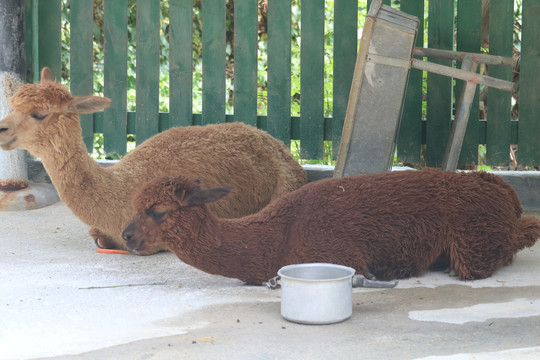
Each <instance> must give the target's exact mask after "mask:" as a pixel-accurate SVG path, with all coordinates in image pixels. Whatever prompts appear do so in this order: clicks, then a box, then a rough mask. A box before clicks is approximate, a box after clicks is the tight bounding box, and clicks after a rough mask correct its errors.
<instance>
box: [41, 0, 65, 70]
mask: <svg viewBox="0 0 540 360" xmlns="http://www.w3.org/2000/svg"><path fill="white" fill-rule="evenodd" d="M38 4H39V5H38V9H39V10H38V11H39V16H38V21H39V38H40V41H39V50H38V52H39V53H38V56H39V70H40V71H41V69H42V68H43V67H45V66H47V67H48V68H49V69H50V70H51V75H52V77H53V78H55V79H56V80H57V81H60V80H61V75H62V60H61V56H62V55H61V53H62V46H61V41H60V34H61V28H62V27H61V20H62V3H61V0H49V1H39V3H38Z"/></svg>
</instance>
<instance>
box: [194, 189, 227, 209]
mask: <svg viewBox="0 0 540 360" xmlns="http://www.w3.org/2000/svg"><path fill="white" fill-rule="evenodd" d="M233 189H234V188H233V187H232V186H224V187H218V188H213V189H207V190H196V191H194V192H193V193H192V194H191V195H189V196H188V197H187V199H186V201H187V204H188V205H201V204H205V203H209V202H214V201H218V200H220V199H222V198H224V197H225V196H227V195H228V194H229V193H230V192H231V191H232V190H233Z"/></svg>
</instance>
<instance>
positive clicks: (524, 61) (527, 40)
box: [517, 0, 540, 166]
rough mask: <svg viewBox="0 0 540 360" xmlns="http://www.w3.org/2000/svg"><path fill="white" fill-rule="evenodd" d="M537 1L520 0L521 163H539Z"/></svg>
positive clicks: (539, 23) (539, 8) (539, 10)
mask: <svg viewBox="0 0 540 360" xmlns="http://www.w3.org/2000/svg"><path fill="white" fill-rule="evenodd" d="M538 19H540V0H523V23H522V34H521V73H520V79H519V82H520V85H519V151H518V154H517V156H518V160H519V163H520V164H521V165H528V166H530V165H539V164H540V141H538V134H540V121H538V114H540V91H539V87H538V84H540V42H539V41H538V39H539V38H540V21H539V20H538Z"/></svg>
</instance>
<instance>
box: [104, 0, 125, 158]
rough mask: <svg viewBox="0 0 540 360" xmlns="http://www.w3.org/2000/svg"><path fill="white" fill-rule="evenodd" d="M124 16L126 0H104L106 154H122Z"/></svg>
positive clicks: (123, 143)
mask: <svg viewBox="0 0 540 360" xmlns="http://www.w3.org/2000/svg"><path fill="white" fill-rule="evenodd" d="M127 16H128V0H105V3H104V29H103V34H104V37H105V54H104V60H103V61H104V74H103V76H104V84H103V86H104V95H105V97H108V98H109V99H111V104H110V105H109V107H108V108H106V109H105V110H104V114H103V117H104V125H103V140H104V144H103V146H104V150H105V152H107V153H117V154H125V153H126V137H127V129H126V127H127V118H126V108H127V100H126V96H127V95H126V94H127V40H128V30H127Z"/></svg>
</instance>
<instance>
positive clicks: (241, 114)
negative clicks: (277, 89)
mask: <svg viewBox="0 0 540 360" xmlns="http://www.w3.org/2000/svg"><path fill="white" fill-rule="evenodd" d="M257 5H258V2H257V0H243V1H235V6H234V69H235V71H234V120H235V121H241V122H244V123H246V124H250V125H253V126H256V125H257V38H258V34H257V32H258V30H259V27H258V22H257V13H258V6H257Z"/></svg>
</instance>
